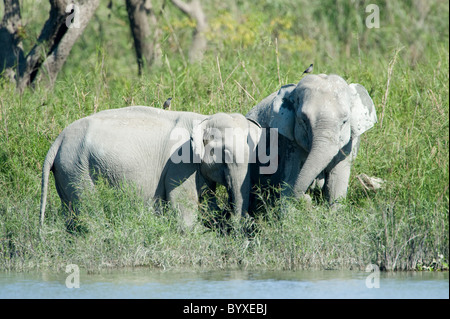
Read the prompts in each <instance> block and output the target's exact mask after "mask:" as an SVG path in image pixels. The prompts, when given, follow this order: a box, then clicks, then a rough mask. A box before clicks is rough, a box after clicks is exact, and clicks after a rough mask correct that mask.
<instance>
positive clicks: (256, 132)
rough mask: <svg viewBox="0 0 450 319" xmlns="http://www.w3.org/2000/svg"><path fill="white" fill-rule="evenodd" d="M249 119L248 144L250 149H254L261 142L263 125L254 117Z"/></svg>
mask: <svg viewBox="0 0 450 319" xmlns="http://www.w3.org/2000/svg"><path fill="white" fill-rule="evenodd" d="M247 121H248V139H247V141H248V146H249V149H250V151H252V152H253V151H254V150H255V149H256V146H257V145H258V143H259V139H260V138H261V134H262V128H261V125H260V124H259V123H258V122H257V121H255V120H253V119H249V118H248V119H247Z"/></svg>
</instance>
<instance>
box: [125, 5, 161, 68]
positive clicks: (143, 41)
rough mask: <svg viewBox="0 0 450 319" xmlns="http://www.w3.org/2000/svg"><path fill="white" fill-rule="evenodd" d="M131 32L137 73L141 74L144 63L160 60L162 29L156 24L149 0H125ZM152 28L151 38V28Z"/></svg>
mask: <svg viewBox="0 0 450 319" xmlns="http://www.w3.org/2000/svg"><path fill="white" fill-rule="evenodd" d="M126 5H127V12H128V19H129V20H130V28H131V34H132V35H133V39H134V48H135V51H136V58H137V63H138V73H139V75H141V74H142V70H143V68H144V66H145V65H148V66H151V65H153V64H159V63H160V61H161V56H162V52H161V46H160V44H159V39H160V37H161V34H162V31H161V29H160V28H158V26H157V21H156V16H155V14H154V12H153V8H152V3H151V1H150V0H126ZM150 26H152V28H153V39H152V37H151V29H150Z"/></svg>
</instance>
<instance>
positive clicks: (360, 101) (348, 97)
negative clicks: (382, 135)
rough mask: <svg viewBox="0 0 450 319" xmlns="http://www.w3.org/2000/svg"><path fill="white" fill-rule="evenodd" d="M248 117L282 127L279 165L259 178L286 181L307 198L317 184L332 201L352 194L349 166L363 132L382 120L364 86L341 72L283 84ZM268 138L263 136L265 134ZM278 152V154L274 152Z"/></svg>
mask: <svg viewBox="0 0 450 319" xmlns="http://www.w3.org/2000/svg"><path fill="white" fill-rule="evenodd" d="M246 117H247V118H250V119H253V120H255V121H258V122H259V123H260V124H261V126H262V127H263V128H276V129H278V133H279V138H278V149H274V147H273V145H272V149H271V150H270V152H271V153H276V152H278V161H279V162H278V169H277V170H276V171H275V172H273V173H271V174H267V175H264V174H261V173H260V169H261V167H262V166H261V164H258V165H257V168H259V170H257V169H252V178H253V180H254V182H257V181H260V182H264V183H270V184H272V185H279V184H283V183H284V184H286V186H287V187H286V188H284V190H283V191H282V194H284V195H289V196H295V197H302V196H305V192H306V191H307V189H308V187H310V186H311V185H312V184H313V182H317V185H318V186H320V187H322V189H323V191H324V194H325V197H326V198H327V199H328V201H329V202H330V203H335V202H336V201H337V200H338V199H340V198H344V197H346V195H347V187H348V182H349V177H350V169H351V165H352V161H353V159H354V158H355V157H356V154H357V152H358V148H359V142H360V135H361V134H362V133H364V132H365V131H367V130H368V129H370V128H371V127H372V126H373V125H374V123H376V122H377V116H376V112H375V107H374V104H373V102H372V99H371V98H370V96H369V94H368V92H367V90H366V89H365V88H364V87H363V86H362V85H360V84H350V85H349V84H347V82H346V81H345V80H344V79H342V78H341V77H340V76H338V75H326V74H319V75H313V74H311V75H306V76H305V77H304V78H303V79H302V80H301V81H300V82H299V83H298V84H297V85H294V84H290V85H285V86H283V87H282V88H281V89H280V90H279V91H278V92H274V93H273V94H271V95H269V96H268V97H266V98H265V99H263V100H262V101H261V102H260V103H259V104H258V105H256V106H255V107H254V108H253V109H251V110H250V111H249V112H248V113H247V115H246ZM261 140H263V138H261ZM273 155H277V154H273Z"/></svg>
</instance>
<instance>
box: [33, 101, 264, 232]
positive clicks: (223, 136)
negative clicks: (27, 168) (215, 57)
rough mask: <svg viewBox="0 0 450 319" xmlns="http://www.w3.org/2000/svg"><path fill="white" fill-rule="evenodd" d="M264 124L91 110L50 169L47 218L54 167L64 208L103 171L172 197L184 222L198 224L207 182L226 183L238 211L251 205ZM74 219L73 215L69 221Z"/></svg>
mask: <svg viewBox="0 0 450 319" xmlns="http://www.w3.org/2000/svg"><path fill="white" fill-rule="evenodd" d="M260 133H261V127H260V126H259V124H257V123H256V122H255V121H253V120H248V119H246V118H245V117H244V116H243V115H240V114H224V113H218V114H215V115H211V116H206V115H201V114H197V113H191V112H173V111H164V110H161V109H156V108H151V107H145V106H130V107H125V108H120V109H111V110H106V111H102V112H99V113H96V114H94V115H91V116H88V117H85V118H83V119H80V120H78V121H75V122H74V123H72V124H70V125H69V126H68V127H67V128H65V129H64V130H63V131H62V132H61V134H60V135H59V136H58V137H57V138H56V140H55V142H54V143H53V145H52V146H51V147H50V150H49V151H48V154H47V156H46V158H45V161H44V165H43V169H42V193H41V208H40V223H41V225H42V224H43V222H44V215H45V206H46V197H47V188H48V179H49V173H50V171H53V176H54V178H55V184H56V189H57V192H58V195H59V197H60V198H61V201H62V204H63V207H66V208H69V209H71V208H72V207H73V208H75V206H76V202H77V201H79V200H80V198H81V195H82V193H83V191H85V190H86V189H94V186H95V184H96V182H97V181H98V177H99V176H100V175H101V176H102V177H103V178H105V179H106V180H107V181H108V182H109V184H111V185H113V186H120V185H121V184H122V183H123V182H127V183H131V184H133V185H135V186H136V187H137V189H138V190H139V193H140V194H141V195H142V197H143V198H144V199H145V200H163V201H168V202H170V203H171V204H172V206H173V207H175V208H176V209H178V210H179V212H180V213H181V216H182V219H183V225H184V226H185V227H190V226H192V224H193V223H194V216H195V210H196V209H197V208H198V206H197V203H198V201H199V198H200V197H201V193H202V190H203V189H204V188H205V186H206V187H209V188H210V189H215V187H216V183H219V184H222V185H225V187H226V188H227V190H228V193H229V199H230V201H231V204H232V206H233V209H234V213H235V214H238V215H245V213H246V212H247V209H248V205H249V191H250V188H251V185H250V176H249V172H248V167H249V162H248V159H249V156H250V154H251V152H252V148H253V147H256V144H257V142H258V139H259V136H260ZM72 222H73V220H71V219H69V224H70V223H72Z"/></svg>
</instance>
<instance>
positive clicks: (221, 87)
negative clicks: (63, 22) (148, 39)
mask: <svg viewBox="0 0 450 319" xmlns="http://www.w3.org/2000/svg"><path fill="white" fill-rule="evenodd" d="M39 3H41V2H39ZM43 3H45V1H44V2H42V4H43ZM369 3H370V2H369V1H347V0H342V1H341V0H339V1H329V0H322V1H313V2H311V1H306V0H302V1H288V0H271V1H266V2H264V3H263V4H259V5H258V6H257V5H255V4H253V3H252V2H244V1H236V2H233V1H223V0H221V1H218V0H216V1H209V2H205V3H204V9H205V11H206V14H207V16H208V20H209V26H210V29H209V31H208V33H207V37H208V40H209V47H208V51H207V52H206V54H205V57H204V60H203V61H201V62H200V63H197V64H192V65H190V64H188V63H186V60H187V52H188V48H189V45H190V41H191V38H192V28H193V22H192V21H190V20H189V19H187V18H185V17H184V16H183V15H182V14H180V13H179V12H178V11H177V9H175V8H174V7H173V6H171V5H166V6H165V9H164V11H163V12H162V13H160V14H159V15H158V19H159V20H160V26H161V28H162V30H163V37H162V43H161V45H162V50H163V61H162V62H163V63H162V65H161V66H156V67H152V68H151V69H149V70H148V71H147V72H146V74H144V75H143V76H142V77H141V78H138V77H137V75H136V74H137V65H136V62H135V61H136V59H135V56H134V49H133V43H132V38H131V36H130V31H129V27H128V22H127V15H126V10H125V7H124V4H123V1H118V0H117V1H113V9H112V11H110V10H109V9H107V8H106V5H101V6H100V8H99V10H98V12H97V13H96V16H95V18H94V19H93V20H92V21H91V23H90V24H89V26H88V28H87V29H86V30H85V32H84V33H83V35H82V37H81V38H80V39H79V41H78V42H77V43H76V45H75V46H74V48H73V49H72V52H71V55H70V56H69V59H68V61H67V62H66V64H65V66H64V68H63V70H62V72H61V73H60V75H59V77H58V80H57V83H56V85H55V87H54V89H53V90H51V91H49V90H46V89H45V88H42V87H40V86H39V85H38V86H37V87H36V88H35V89H34V90H26V91H25V93H24V94H23V95H18V94H17V93H16V92H15V88H14V87H13V86H12V85H11V84H10V83H8V82H6V81H5V80H0V269H33V268H44V267H52V268H57V269H60V268H61V269H63V268H64V267H65V265H66V264H68V263H76V264H79V265H80V266H84V267H86V268H88V269H97V268H102V267H121V266H152V267H161V268H182V267H190V268H236V267H241V268H257V267H263V268H266V269H299V268H364V267H365V265H367V264H368V263H377V264H379V265H381V266H382V267H385V268H386V269H418V270H438V269H448V260H449V258H448V256H449V237H448V234H449V227H448V225H449V223H448V207H449V133H448V132H449V104H448V100H449V95H448V83H449V73H448V70H449V41H448V35H449V34H448V33H449V32H448V30H449V24H448V23H449V22H448V16H449V8H448V2H446V1H441V0H435V1H425V0H424V1H395V2H392V1H381V2H379V3H377V4H378V6H379V8H380V28H379V29H375V28H374V29H368V28H366V26H365V18H366V16H367V15H368V13H366V12H365V7H366V6H367V4H369ZM42 4H38V3H37V2H34V1H23V11H22V16H23V18H24V21H26V24H25V25H24V26H23V27H22V28H21V35H20V36H21V37H22V38H23V40H24V47H25V49H27V48H30V47H31V46H32V44H33V43H32V40H33V39H34V38H35V37H36V35H38V34H39V31H40V28H41V26H42V22H43V21H44V20H45V19H46V16H47V10H48V7H47V6H46V5H45V6H43V5H42ZM154 6H155V10H156V12H158V10H159V8H160V7H161V6H162V2H161V3H157V1H155V5H154ZM399 48H403V49H402V50H401V51H400V52H399V53H398V56H397V59H396V61H395V63H392V64H391V66H393V68H392V73H391V74H390V75H389V73H388V68H389V66H390V62H391V61H393V57H394V53H395V51H396V50H397V49H399ZM310 63H314V65H315V71H314V72H315V73H335V74H339V75H341V76H342V77H344V78H345V79H346V80H347V81H348V82H349V83H352V82H356V83H361V84H362V85H364V86H365V87H366V88H367V90H368V91H369V93H370V95H371V97H372V99H373V101H374V103H375V106H376V108H377V114H378V120H379V123H378V124H376V125H375V127H374V128H373V129H371V130H370V131H368V132H367V133H365V134H364V135H363V136H362V141H361V149H360V152H359V155H358V157H357V159H356V161H355V163H354V166H353V169H352V176H351V179H350V186H349V194H348V198H347V200H346V201H345V202H344V203H343V204H342V207H341V208H339V209H338V210H330V209H329V208H328V207H327V205H326V204H324V203H322V202H321V200H320V198H319V199H315V200H314V201H313V204H312V206H310V205H308V204H306V203H302V202H298V201H296V200H293V199H283V200H280V201H276V200H275V203H273V202H274V201H273V193H265V192H260V193H259V196H260V197H261V198H262V199H263V202H264V203H265V205H263V206H262V207H261V209H260V213H259V214H258V215H257V216H255V217H254V219H252V220H249V221H247V222H246V223H244V224H243V223H242V222H239V221H235V220H233V219H232V220H231V221H230V225H231V226H229V227H230V228H229V229H228V230H227V231H226V232H224V231H223V228H221V225H222V224H223V223H221V221H220V213H217V212H209V211H207V210H202V212H203V215H201V216H200V217H199V219H200V220H201V221H202V223H200V222H199V224H198V225H197V226H196V227H195V228H194V229H192V230H191V231H189V232H184V233H183V232H182V231H180V229H179V220H178V219H179V217H178V216H177V215H176V214H175V213H174V212H171V211H170V209H168V210H166V213H164V214H162V215H157V214H155V213H154V212H153V210H152V209H151V208H149V207H148V206H147V205H145V203H143V202H142V201H141V200H139V198H138V196H136V194H135V192H134V190H133V189H132V188H126V189H125V190H123V191H117V190H114V189H109V188H108V187H104V186H101V187H98V189H97V191H96V192H95V193H93V194H87V195H86V198H85V199H84V200H83V201H82V202H81V203H80V215H79V217H78V221H79V223H80V225H82V231H80V232H78V233H77V234H75V235H74V234H71V233H69V232H67V231H66V230H65V219H64V217H63V215H62V212H61V209H60V201H59V198H58V196H57V194H56V190H55V187H54V185H53V181H52V180H51V182H50V189H49V198H48V209H47V214H46V220H45V227H44V229H43V234H42V235H43V239H42V238H41V237H40V236H39V231H38V219H39V200H40V178H41V176H40V175H41V169H42V163H43V159H44V157H45V155H46V152H47V151H48V148H49V146H50V145H51V143H52V142H53V140H54V139H55V138H56V136H57V135H58V134H59V133H60V132H61V130H62V129H63V128H64V127H66V126H67V125H68V124H69V123H71V122H73V121H75V120H76V119H79V118H81V117H84V116H87V115H89V114H92V113H94V112H98V111H101V110H104V109H109V108H118V107H124V106H128V105H132V104H134V105H148V106H154V107H162V103H163V102H164V101H165V99H166V98H167V97H169V96H172V97H173V101H172V108H173V109H175V110H184V111H195V112H200V113H204V114H212V113H216V112H240V113H243V114H245V113H247V112H248V111H249V110H250V109H251V108H252V107H253V106H254V105H255V104H256V103H257V102H258V101H260V100H261V99H262V98H264V97H265V96H267V95H268V94H270V93H272V92H274V91H275V90H277V89H278V88H279V87H280V85H283V84H287V83H295V82H298V81H299V80H300V74H301V72H302V71H303V70H304V69H305V68H306V67H307V66H308V65H309V64H310ZM388 80H389V85H388ZM386 96H387V99H386ZM381 118H383V122H382V125H381ZM361 173H365V174H367V175H369V176H376V177H379V178H382V179H383V180H385V181H386V183H385V184H384V185H385V186H384V188H382V189H380V190H379V191H377V192H371V191H368V190H366V189H364V188H363V187H362V185H361V183H360V182H359V180H358V179H357V178H356V176H357V175H359V174H361ZM215 196H217V197H218V198H219V202H220V203H222V204H223V203H224V196H226V195H225V192H224V191H223V189H220V188H219V190H218V192H217V194H216V195H215ZM205 225H206V226H207V227H205ZM224 233H226V235H225V234H224Z"/></svg>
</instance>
